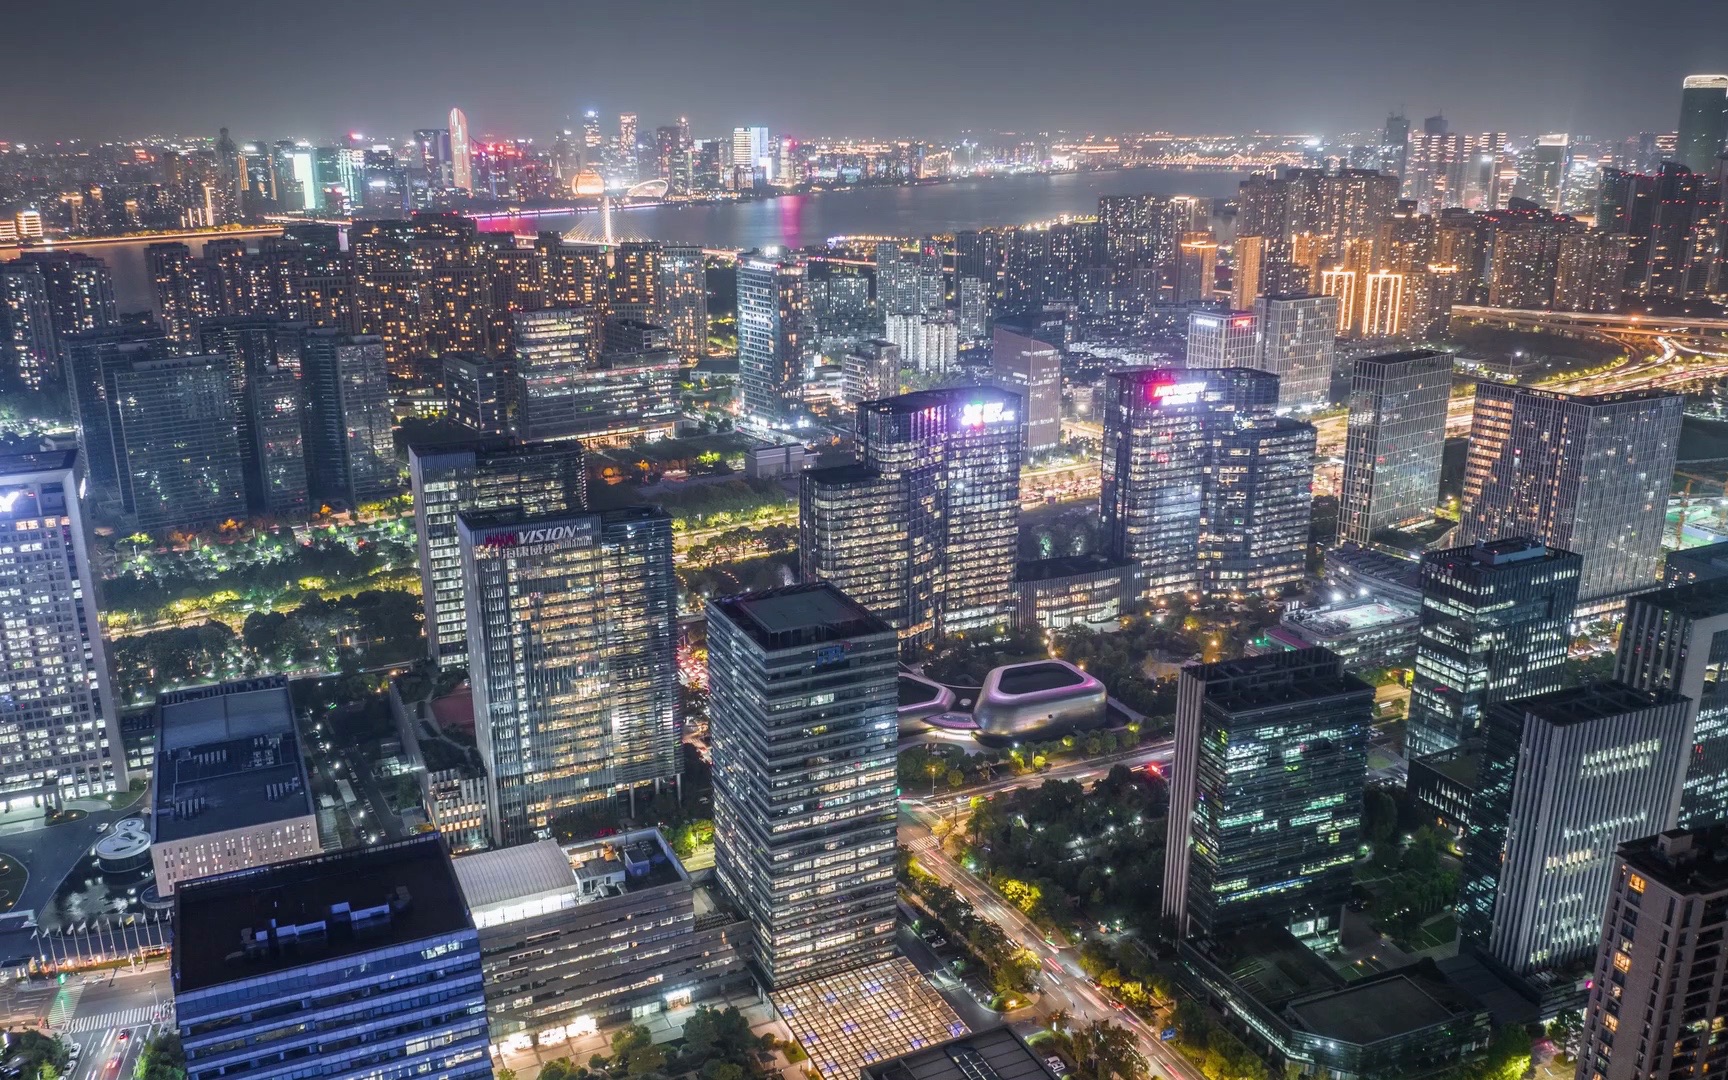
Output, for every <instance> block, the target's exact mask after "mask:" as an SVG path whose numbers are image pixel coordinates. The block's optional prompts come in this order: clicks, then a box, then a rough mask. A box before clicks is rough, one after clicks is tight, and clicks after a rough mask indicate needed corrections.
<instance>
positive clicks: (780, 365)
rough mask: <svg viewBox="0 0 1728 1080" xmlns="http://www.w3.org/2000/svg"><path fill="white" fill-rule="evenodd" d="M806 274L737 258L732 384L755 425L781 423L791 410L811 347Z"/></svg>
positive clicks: (798, 268)
mask: <svg viewBox="0 0 1728 1080" xmlns="http://www.w3.org/2000/svg"><path fill="white" fill-rule="evenodd" d="M808 273H809V272H808V270H807V268H806V267H805V266H804V265H803V264H802V263H798V262H790V261H785V260H782V259H779V258H771V257H765V256H763V255H760V254H753V255H746V256H742V257H740V258H739V260H738V382H739V388H740V390H741V391H742V396H743V400H744V415H745V417H746V418H747V419H749V420H753V421H755V422H757V423H764V424H773V423H781V422H784V421H786V420H787V419H789V418H790V416H791V414H792V413H793V412H794V411H795V409H796V405H797V402H798V400H799V393H800V389H799V388H800V387H801V385H802V384H803V381H804V366H805V362H806V360H807V359H808V358H809V355H810V353H811V350H812V349H813V348H814V345H815V340H814V336H815V335H814V331H815V326H814V321H815V316H814V314H813V313H812V311H811V306H810V289H809V285H810V282H809V276H808Z"/></svg>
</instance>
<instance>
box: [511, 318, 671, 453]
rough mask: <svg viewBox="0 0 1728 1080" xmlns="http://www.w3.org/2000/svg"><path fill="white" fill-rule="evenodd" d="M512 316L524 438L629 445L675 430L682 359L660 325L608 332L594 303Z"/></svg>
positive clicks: (619, 323)
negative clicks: (669, 346) (666, 341)
mask: <svg viewBox="0 0 1728 1080" xmlns="http://www.w3.org/2000/svg"><path fill="white" fill-rule="evenodd" d="M511 318H512V323H513V325H514V326H515V339H516V345H515V364H514V366H515V372H514V375H513V376H512V385H513V390H512V398H513V403H514V406H515V430H516V432H517V433H518V434H520V435H521V436H522V437H524V438H529V439H566V438H576V437H580V438H583V439H587V440H590V441H594V442H597V443H600V444H605V445H628V444H629V443H630V442H632V441H633V440H635V439H639V438H645V439H653V438H658V437H660V436H663V435H670V434H671V433H672V431H673V430H674V428H675V427H676V425H677V421H678V399H677V395H676V394H675V393H673V388H674V385H675V381H676V379H677V376H678V372H679V370H680V364H679V360H678V357H677V356H676V355H675V354H674V353H673V352H672V351H671V350H670V349H667V348H664V347H661V345H660V344H659V342H661V341H662V340H664V337H665V334H664V332H663V331H662V330H661V329H660V328H659V327H655V326H652V325H651V324H647V323H641V322H637V321H634V320H610V321H609V322H608V323H607V324H606V331H605V336H603V335H602V333H601V332H600V331H601V328H600V326H599V324H598V318H597V316H596V315H595V313H594V311H593V310H592V309H589V308H547V309H545V310H542V311H518V312H516V313H515V314H514V315H513V316H512V317H511ZM607 337H610V338H611V342H610V347H605V344H604V343H605V342H606V338H607Z"/></svg>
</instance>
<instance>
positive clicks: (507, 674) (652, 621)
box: [457, 506, 680, 847]
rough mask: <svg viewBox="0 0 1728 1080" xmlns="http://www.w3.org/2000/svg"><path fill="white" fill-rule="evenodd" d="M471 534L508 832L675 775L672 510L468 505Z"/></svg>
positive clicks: (486, 734)
mask: <svg viewBox="0 0 1728 1080" xmlns="http://www.w3.org/2000/svg"><path fill="white" fill-rule="evenodd" d="M457 543H458V545H459V547H460V549H461V553H462V575H463V594H464V597H465V602H466V605H467V637H468V649H469V667H468V671H469V677H470V679H471V680H472V682H473V685H474V724H475V737H476V739H477V740H478V742H479V746H480V757H481V760H482V761H483V762H484V763H485V766H486V785H487V801H488V815H489V818H490V823H491V831H492V836H493V838H494V839H495V840H496V841H497V842H498V844H499V845H500V846H505V847H508V846H510V845H514V844H521V843H526V842H527V841H529V840H532V839H535V838H536V837H537V836H544V835H546V834H547V830H548V828H549V827H550V825H551V823H552V821H553V819H554V818H556V817H557V816H558V815H559V814H560V813H562V812H564V811H567V810H572V809H575V808H577V807H582V806H584V805H585V804H595V803H598V802H600V801H601V800H607V799H610V798H612V797H613V796H614V795H617V794H624V793H628V794H629V795H630V797H631V799H632V800H634V798H635V791H636V787H637V786H638V785H641V784H648V783H652V784H654V785H655V786H656V788H658V786H659V785H660V784H661V782H663V781H673V780H675V779H676V777H677V776H678V773H679V769H680V758H679V731H678V715H677V704H678V676H677V669H676V661H675V655H674V644H675V643H674V638H673V635H674V622H675V620H676V618H677V614H678V611H677V608H678V579H677V577H676V576H675V575H674V574H673V571H672V519H671V518H670V517H668V516H667V515H666V513H665V511H663V510H658V509H655V508H652V507H644V506H637V507H625V508H623V509H618V510H607V511H602V512H600V513H592V514H588V513H570V512H560V513H548V514H527V513H524V512H522V511H521V510H519V509H517V510H495V511H481V512H478V513H471V514H459V515H458V516H457ZM632 805H634V804H633V803H632Z"/></svg>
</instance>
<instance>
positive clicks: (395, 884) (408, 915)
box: [173, 834, 492, 1080]
mask: <svg viewBox="0 0 1728 1080" xmlns="http://www.w3.org/2000/svg"><path fill="white" fill-rule="evenodd" d="M174 915H175V921H176V922H177V924H178V925H181V926H198V927H202V928H203V929H202V930H201V931H200V932H198V933H196V934H186V935H182V936H181V937H180V938H179V939H178V940H177V941H176V942H175V948H174V967H173V979H174V1008H175V1015H176V1016H177V1017H178V1018H179V1022H180V1032H181V1044H182V1045H183V1046H184V1048H185V1051H186V1075H187V1077H188V1078H189V1080H215V1078H216V1077H220V1076H225V1075H228V1076H232V1075H235V1074H237V1073H241V1072H244V1073H248V1074H251V1075H257V1076H267V1075H270V1074H271V1073H272V1072H280V1071H281V1068H280V1067H281V1066H282V1065H283V1062H284V1059H285V1056H286V1058H287V1060H289V1061H291V1062H292V1063H293V1064H292V1068H293V1069H295V1070H305V1071H307V1072H308V1073H309V1074H314V1075H324V1076H353V1075H357V1074H363V1073H367V1072H376V1073H382V1074H390V1075H404V1076H409V1075H427V1076H440V1077H449V1078H451V1080H479V1078H481V1077H490V1076H491V1075H492V1062H491V1061H490V1060H489V1057H488V1046H487V1037H486V998H485V991H484V987H483V985H482V982H483V976H482V972H481V966H480V943H479V937H478V935H477V934H476V932H475V930H474V921H473V919H471V918H470V917H469V915H468V906H467V904H466V903H465V902H464V900H463V897H462V890H461V887H460V886H459V884H458V883H457V880H456V874H455V872H454V870H453V869H452V867H451V865H450V856H449V854H448V853H447V852H446V851H445V850H444V842H443V840H442V839H441V838H440V837H438V836H437V835H435V834H433V835H423V836H416V837H412V838H410V839H407V840H398V841H394V842H391V843H385V844H379V845H377V846H375V847H358V848H349V849H347V850H346V851H337V852H331V853H329V854H325V855H315V856H312V857H311V858H306V859H296V860H294V861H293V862H286V863H278V864H276V865H274V866H262V867H256V868H254V869H250V870H239V871H235V872H234V873H231V874H221V875H218V876H215V877H207V878H202V879H200V880H197V881H191V882H187V883H186V884H184V885H182V886H181V887H180V888H179V889H177V890H176V891H175V894H174ZM284 987H293V988H294V992H293V994H291V995H287V996H284V995H283V994H282V989H283V988H284ZM261 1001H273V1002H276V1004H274V1005H272V1006H271V1007H270V1008H268V1009H261V1008H259V1007H258V1003H259V1002H261ZM357 1001H360V1002H364V1003H365V1007H363V1008H357V1007H356V1006H355V1002H357Z"/></svg>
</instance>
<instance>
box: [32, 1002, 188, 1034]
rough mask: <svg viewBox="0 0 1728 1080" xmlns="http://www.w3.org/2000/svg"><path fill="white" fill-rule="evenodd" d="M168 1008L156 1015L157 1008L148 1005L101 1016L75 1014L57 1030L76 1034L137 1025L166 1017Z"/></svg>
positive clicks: (165, 1007)
mask: <svg viewBox="0 0 1728 1080" xmlns="http://www.w3.org/2000/svg"><path fill="white" fill-rule="evenodd" d="M170 1008H172V1006H164V1007H163V1009H162V1015H161V1016H158V1015H156V1012H157V1010H155V1009H153V1008H151V1007H150V1006H148V1005H141V1006H139V1007H138V1008H136V1009H125V1010H123V1011H121V1012H111V1013H105V1014H103V1015H101V1016H75V1017H73V1018H72V1019H71V1021H69V1022H66V1023H64V1025H63V1026H61V1027H59V1030H61V1031H64V1032H66V1033H67V1034H68V1035H76V1034H78V1033H79V1032H81V1031H106V1030H111V1029H114V1028H128V1027H137V1026H138V1025H140V1024H148V1023H152V1022H154V1021H156V1020H163V1019H166V1018H167V1014H168V1010H169V1009H170ZM50 1026H53V1025H50Z"/></svg>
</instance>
